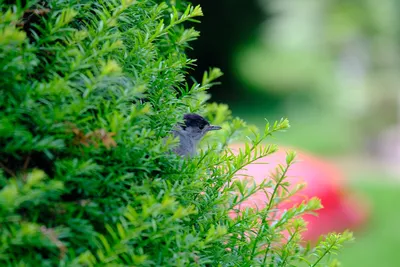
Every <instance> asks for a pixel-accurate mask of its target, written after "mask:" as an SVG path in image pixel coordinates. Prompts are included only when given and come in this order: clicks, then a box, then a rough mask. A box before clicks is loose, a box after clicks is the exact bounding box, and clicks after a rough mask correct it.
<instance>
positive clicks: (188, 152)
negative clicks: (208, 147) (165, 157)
mask: <svg viewBox="0 0 400 267" xmlns="http://www.w3.org/2000/svg"><path fill="white" fill-rule="evenodd" d="M183 121H184V123H179V124H178V125H177V127H175V129H174V130H172V133H173V135H174V136H175V137H178V138H179V145H178V146H177V147H176V148H175V149H174V152H175V153H176V154H178V155H180V156H184V157H188V156H189V157H190V156H194V155H196V151H197V144H198V143H199V142H200V140H201V139H202V138H203V137H204V136H205V135H206V133H208V132H209V131H216V130H220V129H222V128H221V127H220V126H216V125H211V124H210V123H209V122H208V121H207V120H206V119H205V118H203V117H202V116H200V115H198V114H195V113H189V114H185V115H184V116H183Z"/></svg>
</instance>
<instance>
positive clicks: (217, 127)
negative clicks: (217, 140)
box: [207, 125, 222, 131]
mask: <svg viewBox="0 0 400 267" xmlns="http://www.w3.org/2000/svg"><path fill="white" fill-rule="evenodd" d="M221 129H222V127H220V126H216V125H209V126H208V128H207V131H216V130H221Z"/></svg>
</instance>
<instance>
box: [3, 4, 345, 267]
mask: <svg viewBox="0 0 400 267" xmlns="http://www.w3.org/2000/svg"><path fill="white" fill-rule="evenodd" d="M0 7H1V9H0V11H1V15H0V32H1V33H0V68H1V73H0V75H1V79H0V86H1V91H0V149H1V150H0V151H1V154H0V164H1V170H0V238H1V243H0V265H1V266H302V265H303V264H304V265H307V266H316V265H317V264H320V263H324V264H325V262H326V261H325V259H327V258H328V257H327V256H328V255H330V254H332V253H335V252H336V251H337V250H338V249H339V248H340V247H341V245H342V243H343V242H344V241H346V240H349V239H350V238H351V234H349V233H344V234H330V235H328V236H327V237H325V238H322V239H321V241H320V242H319V243H318V244H317V245H316V246H306V245H304V243H303V242H301V232H302V231H303V230H304V229H305V223H304V221H303V220H302V219H301V217H300V216H301V215H302V214H304V213H307V212H311V211H312V210H315V209H318V208H319V207H320V204H319V201H318V200H317V199H312V200H310V201H309V202H304V203H303V204H301V205H299V206H296V207H293V208H292V209H290V210H287V211H279V212H278V211H277V209H276V207H277V204H279V203H280V202H281V201H284V199H285V198H287V197H288V196H290V195H291V194H292V193H293V191H290V190H287V188H288V187H287V186H288V184H287V182H286V181H285V179H286V176H285V173H286V171H287V169H288V168H289V167H290V165H291V164H293V162H294V156H295V155H294V153H289V154H288V156H287V161H286V165H285V166H281V167H280V169H279V170H278V172H277V175H275V176H273V177H272V178H268V179H266V180H265V183H263V184H259V185H253V184H251V183H248V182H245V181H242V182H240V181H237V180H235V179H234V177H235V174H236V173H237V172H238V171H239V170H240V169H242V168H244V167H245V166H246V165H247V164H249V163H251V162H253V161H255V160H256V159H259V158H261V157H264V156H267V155H269V154H271V153H273V152H275V151H276V150H277V147H276V146H275V145H266V146H265V145H261V142H262V141H263V140H264V139H265V138H266V137H268V136H270V135H271V134H272V133H274V132H277V131H281V130H285V129H286V128H288V126H289V124H288V121H287V120H281V121H279V122H276V123H273V124H267V125H266V127H265V129H264V130H263V131H259V130H257V129H254V128H252V127H249V126H247V125H246V124H245V123H244V122H243V121H242V120H240V119H238V118H232V116H231V113H230V111H229V109H228V108H227V106H226V105H223V104H215V103H211V104H208V103H206V101H207V100H208V99H209V96H208V94H207V89H209V88H210V87H211V86H212V85H213V84H214V83H215V82H216V79H217V78H218V77H219V76H221V74H222V73H221V71H220V70H219V69H210V70H209V71H208V72H206V73H205V74H204V77H203V79H202V81H201V82H196V81H193V79H190V78H189V77H188V75H187V73H188V71H190V69H191V68H193V67H194V65H195V60H193V59H190V58H188V57H187V55H186V54H185V51H187V49H188V48H189V44H188V43H189V42H190V41H192V40H194V39H196V38H197V37H198V36H199V33H198V32H197V31H196V30H195V29H194V28H193V26H194V25H195V24H193V22H197V19H198V18H199V17H200V16H202V10H201V8H200V7H199V6H191V5H190V4H188V3H186V2H184V1H173V0H171V1H166V2H164V1H158V2H157V1H151V0H138V1H134V0H99V1H92V0H69V1H66V0H49V1H30V0H26V1H23V0H18V1H0ZM210 49H212V48H210ZM188 112H196V113H200V114H203V115H204V116H206V117H207V118H208V119H209V120H210V122H212V123H214V124H217V125H221V126H222V127H223V130H221V131H219V132H218V133H217V132H215V133H213V134H212V135H210V136H209V137H208V139H206V140H204V142H203V145H202V149H201V151H200V152H199V155H198V156H196V157H194V158H181V157H179V156H177V155H175V154H173V153H171V152H170V151H171V148H173V147H174V146H175V145H176V144H177V142H178V140H176V139H174V138H173V137H171V135H170V130H171V129H172V128H173V126H174V125H176V124H177V123H178V122H181V120H182V117H183V114H185V113H188ZM244 136H247V138H248V141H247V142H248V144H247V145H246V148H245V149H244V150H242V151H240V153H239V154H238V155H234V154H233V153H232V152H231V151H230V149H229V148H228V144H229V143H231V142H233V141H234V140H237V139H238V138H242V137H244ZM267 189H268V190H269V191H268V190H267ZM260 190H263V191H266V192H267V194H268V196H269V200H270V201H269V203H268V205H267V207H266V208H265V209H263V210H255V209H248V210H246V211H244V212H242V213H240V214H239V216H237V217H236V218H234V219H231V218H230V217H229V213H230V212H234V211H235V209H236V207H237V205H238V204H240V203H241V202H243V201H244V200H246V199H247V198H248V197H249V196H250V195H252V194H254V193H255V192H258V191H260ZM278 214H279V215H278ZM321 259H323V261H321Z"/></svg>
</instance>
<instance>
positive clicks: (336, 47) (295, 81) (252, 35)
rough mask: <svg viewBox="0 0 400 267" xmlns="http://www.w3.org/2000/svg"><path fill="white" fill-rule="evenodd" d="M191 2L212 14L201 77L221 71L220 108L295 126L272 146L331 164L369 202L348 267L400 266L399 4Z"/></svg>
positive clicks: (347, 254)
mask: <svg viewBox="0 0 400 267" xmlns="http://www.w3.org/2000/svg"><path fill="white" fill-rule="evenodd" d="M192 2H194V3H195V4H201V6H202V8H203V11H204V13H205V17H204V18H203V19H202V23H201V24H200V25H198V26H197V28H199V29H200V30H201V37H200V39H199V40H197V41H196V42H195V43H194V49H193V51H192V52H191V56H192V57H194V58H197V59H198V62H197V63H198V67H197V68H196V70H195V72H193V73H192V75H193V76H194V77H195V78H196V79H198V80H200V79H201V76H202V73H203V71H205V70H207V69H208V67H209V66H216V67H220V68H221V69H222V70H223V72H224V73H225V75H224V77H223V78H222V79H221V85H219V86H216V87H214V88H213V89H212V91H211V94H212V96H213V99H212V100H213V101H216V102H225V103H228V104H229V105H230V107H231V109H232V111H233V114H234V115H237V116H240V117H242V118H243V119H245V120H246V121H248V122H250V123H253V124H256V125H258V126H260V127H262V126H264V124H265V120H264V118H266V119H268V120H269V121H273V120H276V119H280V118H281V117H288V118H289V120H290V122H291V126H292V127H291V129H290V131H288V132H287V133H283V134H278V135H276V136H275V137H274V140H272V141H273V142H276V143H279V144H283V145H291V146H294V147H295V148H299V149H302V150H305V151H309V152H312V153H314V154H315V155H319V156H323V157H324V158H327V159H329V160H330V161H331V162H333V163H334V164H336V166H338V168H340V169H341V170H342V171H343V173H344V174H345V176H346V178H348V181H349V182H348V183H349V186H350V187H351V189H352V190H353V191H354V192H358V193H361V194H364V195H365V196H366V197H367V199H368V200H369V201H370V205H371V216H370V218H369V220H368V222H367V223H366V224H365V225H364V226H363V228H362V229H355V236H356V242H355V243H354V244H351V245H349V246H348V247H347V249H345V250H344V251H343V253H342V254H341V256H340V257H341V261H342V264H343V266H351V267H357V266H385V267H391V266H393V267H395V266H400V260H399V259H398V256H397V255H396V252H397V250H398V248H399V247H400V229H399V227H398V226H399V225H400V208H398V205H399V204H400V198H399V196H400V124H399V117H400V88H399V85H400V16H399V15H398V13H399V10H400V1H398V0H381V1H374V0H353V1H345V0H258V1H257V0H248V1H241V0H219V1H212V0H201V1H200V0H196V1H192Z"/></svg>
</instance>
